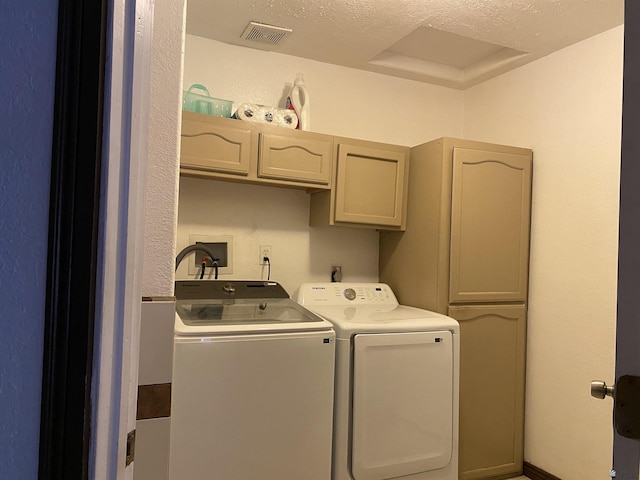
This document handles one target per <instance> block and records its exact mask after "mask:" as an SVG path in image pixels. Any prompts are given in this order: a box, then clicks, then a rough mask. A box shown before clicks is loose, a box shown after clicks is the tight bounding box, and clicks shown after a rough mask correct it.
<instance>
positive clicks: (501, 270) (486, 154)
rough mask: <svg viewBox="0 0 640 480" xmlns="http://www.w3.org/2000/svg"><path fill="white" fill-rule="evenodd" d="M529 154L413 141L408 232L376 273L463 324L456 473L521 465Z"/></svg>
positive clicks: (505, 471)
mask: <svg viewBox="0 0 640 480" xmlns="http://www.w3.org/2000/svg"><path fill="white" fill-rule="evenodd" d="M531 170H532V152H531V150H529V149H524V148H516V147H509V146H504V145H493V144H488V143H482V142H474V141H468V140H459V139H453V138H440V139H437V140H434V141H431V142H428V143H425V144H423V145H419V146H417V147H414V148H412V149H411V173H410V176H409V199H408V205H407V224H406V231H405V232H380V281H382V282H385V283H388V284H389V285H390V286H391V288H392V289H393V290H394V291H395V292H396V294H397V296H398V299H399V301H400V303H403V304H407V305H412V306H415V307H419V308H424V309H428V310H433V311H437V312H440V313H443V314H446V315H449V316H451V317H453V318H455V319H457V320H458V321H459V322H460V343H461V345H460V445H459V478H460V480H473V479H484V478H492V477H503V478H506V477H508V476H509V475H512V476H517V475H519V474H521V472H522V463H523V421H524V374H525V340H526V339H525V335H526V312H527V284H528V266H529V225H530V216H531V215H530V212H531Z"/></svg>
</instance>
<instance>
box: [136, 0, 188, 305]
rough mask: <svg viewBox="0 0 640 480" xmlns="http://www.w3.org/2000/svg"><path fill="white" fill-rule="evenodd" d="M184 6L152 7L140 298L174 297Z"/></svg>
mask: <svg viewBox="0 0 640 480" xmlns="http://www.w3.org/2000/svg"><path fill="white" fill-rule="evenodd" d="M184 15H185V0H168V1H162V2H155V6H154V18H153V20H154V25H153V47H152V59H151V109H150V112H149V115H150V118H149V144H148V151H149V156H148V168H147V178H146V181H147V187H146V192H145V202H146V203H145V208H146V214H145V236H144V242H145V245H144V271H143V279H142V295H144V296H169V295H173V279H174V265H175V261H174V259H175V254H176V252H175V245H176V221H177V219H176V218H177V215H178V203H177V202H178V162H179V158H178V152H179V140H180V111H181V105H180V98H181V90H182V52H183V38H182V37H183V34H182V31H183V23H184Z"/></svg>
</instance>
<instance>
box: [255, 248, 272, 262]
mask: <svg viewBox="0 0 640 480" xmlns="http://www.w3.org/2000/svg"><path fill="white" fill-rule="evenodd" d="M264 257H267V258H269V261H272V260H273V259H272V258H271V245H260V256H259V258H258V265H266V264H267V262H265V261H264Z"/></svg>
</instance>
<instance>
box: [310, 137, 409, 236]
mask: <svg viewBox="0 0 640 480" xmlns="http://www.w3.org/2000/svg"><path fill="white" fill-rule="evenodd" d="M334 143H335V147H334V148H335V157H336V176H335V188H334V189H333V191H331V192H317V193H313V194H312V195H311V221H310V224H311V225H312V226H320V225H345V226H359V227H370V228H377V229H380V230H404V229H405V226H406V208H407V183H408V175H409V148H408V147H401V146H398V145H389V144H383V143H376V142H366V141H361V140H353V139H347V138H337V137H336V138H335V139H334Z"/></svg>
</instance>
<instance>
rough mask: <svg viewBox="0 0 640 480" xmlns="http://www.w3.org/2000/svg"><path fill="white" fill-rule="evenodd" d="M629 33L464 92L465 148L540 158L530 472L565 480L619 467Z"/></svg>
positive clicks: (606, 36)
mask: <svg viewBox="0 0 640 480" xmlns="http://www.w3.org/2000/svg"><path fill="white" fill-rule="evenodd" d="M622 46H623V27H617V28H615V29H613V30H609V31H607V32H605V33H603V34H601V35H598V36H596V37H593V38H591V39H588V40H585V41H583V42H581V43H579V44H576V45H573V46H571V47H568V48H566V49H564V50H561V51H559V52H557V53H555V54H553V55H550V56H548V57H545V58H543V59H541V60H538V61H536V62H534V63H531V64H529V65H526V66H524V67H521V68H519V69H517V70H515V71H513V72H510V73H508V74H505V75H502V76H500V77H498V78H496V79H494V80H491V81H488V82H486V83H483V84H481V85H479V86H477V87H474V88H472V89H469V90H467V91H466V95H465V122H464V135H465V137H466V138H473V139H477V140H483V141H489V142H497V143H505V144H510V145H517V146H522V147H530V148H532V149H533V152H534V154H533V155H534V157H533V158H534V160H533V161H534V174H533V179H534V180H533V217H532V228H531V232H532V241H531V274H530V290H529V292H530V304H529V324H528V347H527V348H528V351H527V388H526V420H525V460H526V461H528V462H531V463H533V464H534V465H536V466H538V467H540V468H543V469H544V470H546V471H548V472H550V473H553V474H554V475H557V476H559V477H560V478H562V479H564V480H584V479H597V478H603V477H604V476H606V474H607V472H608V470H609V468H610V465H611V463H610V462H611V448H612V443H611V442H612V430H611V412H612V402H611V401H610V399H608V400H607V401H598V400H596V399H593V398H591V397H590V396H589V382H590V381H591V380H592V379H603V380H606V381H607V382H613V380H614V350H615V315H616V273H617V246H618V238H617V233H618V231H617V226H618V193H619V166H620V135H621V128H620V126H621V117H622V110H621V109H622V103H621V102H622Z"/></svg>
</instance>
